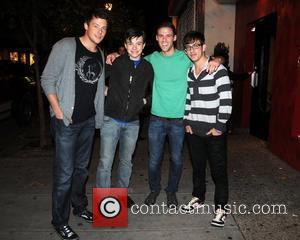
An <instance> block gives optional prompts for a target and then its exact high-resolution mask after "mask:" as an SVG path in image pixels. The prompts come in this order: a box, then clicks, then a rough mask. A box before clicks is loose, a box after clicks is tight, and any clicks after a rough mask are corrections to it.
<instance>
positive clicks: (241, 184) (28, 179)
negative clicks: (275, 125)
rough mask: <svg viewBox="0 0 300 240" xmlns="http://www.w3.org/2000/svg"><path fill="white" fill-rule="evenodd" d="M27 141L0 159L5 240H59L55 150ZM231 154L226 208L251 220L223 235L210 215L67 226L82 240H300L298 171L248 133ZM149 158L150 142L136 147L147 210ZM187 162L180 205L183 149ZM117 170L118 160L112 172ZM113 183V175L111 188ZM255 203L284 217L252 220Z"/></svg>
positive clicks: (231, 220) (136, 179) (0, 229)
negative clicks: (54, 217) (54, 218)
mask: <svg viewBox="0 0 300 240" xmlns="http://www.w3.org/2000/svg"><path fill="white" fill-rule="evenodd" d="M29 135H30V141H31V144H27V146H25V147H23V148H22V149H19V150H18V151H17V152H14V153H13V152H10V153H9V154H8V153H7V152H6V154H5V156H1V153H0V164H1V169H0V186H1V188H0V196H1V198H0V204H1V210H2V211H1V218H0V239H3V240H6V239H7V240H8V239H9V240H14V239H31V240H35V239H59V238H58V236H57V235H56V233H55V231H54V230H53V228H52V226H51V224H50V221H51V184H52V159H53V149H52V148H49V149H42V150H41V149H39V148H38V147H36V146H35V144H34V140H35V141H38V139H37V138H34V137H33V136H32V135H34V133H33V132H30V134H29ZM144 135H146V134H145V133H144ZM22 137H23V138H24V134H23V135H22ZM99 141H100V140H99V137H96V138H95V143H94V150H93V156H92V161H91V166H90V178H89V180H88V183H87V192H88V197H89V200H90V201H89V208H90V209H91V207H92V200H91V198H92V194H91V193H92V188H93V186H94V184H95V173H96V167H97V163H98V154H99ZM15 142H16V143H18V142H19V141H15ZM11 144H13V142H12V143H11ZM11 144H10V145H11ZM16 147H17V146H16ZM167 149H168V147H167V146H166V151H165V155H164V161H163V165H162V187H164V186H166V182H167V177H168V166H169V161H168V160H169V154H168V151H167ZM228 149H229V161H228V173H229V183H230V201H229V203H230V204H232V205H234V206H237V207H238V206H240V205H241V204H244V205H245V206H247V214H231V215H229V216H228V217H227V220H226V225H225V227H224V228H216V227H212V226H210V221H211V219H212V218H213V214H201V215H197V214H192V215H191V214H184V215H172V214H168V215H163V214H161V215H151V214H146V215H142V214H138V215H135V214H132V213H129V217H128V219H129V226H128V227H127V228H94V227H92V226H91V225H90V224H88V223H86V222H84V221H83V220H81V219H79V218H76V217H74V216H73V215H72V214H71V217H70V225H71V226H72V228H73V229H74V230H75V231H76V232H77V233H78V234H79V235H80V237H81V239H84V240H93V239H105V240H109V239H111V240H112V239H114V240H115V239H122V240H123V239H124V240H125V239H126V240H141V239H143V240H147V239H161V240H167V239H170V240H171V239H172V240H183V239H184V240H189V239H191V240H194V239H207V240H217V239H235V240H243V239H247V240H252V239H253V240H254V239H255V240H257V239H272V240H275V239H278V240H279V239H280V240H285V239H286V240H294V239H295V240H296V239H300V194H299V190H300V188H299V182H300V174H299V172H297V171H296V170H294V169H292V168H290V167H289V166H288V165H286V164H285V163H284V162H283V161H282V160H280V159H278V158H277V157H276V156H274V155H272V154H271V153H270V152H269V150H268V149H267V147H266V144H265V143H264V142H261V141H260V140H258V139H256V138H254V137H252V136H250V135H248V134H246V133H240V134H233V135H230V136H229V144H228ZM147 155H148V153H147V140H143V141H139V142H138V145H137V149H136V152H135V155H134V167H133V173H132V179H131V186H130V189H129V193H130V195H131V197H132V198H133V199H134V200H135V202H136V203H137V204H142V203H143V201H144V199H145V197H146V196H147V194H148V193H149V189H148V176H147ZM183 157H184V169H183V174H182V179H181V182H180V186H179V192H178V200H179V203H180V204H184V203H186V202H187V201H188V200H190V197H191V190H192V168H191V164H190V160H189V156H188V152H187V147H186V145H185V147H184V151H183ZM116 165H117V159H116V164H115V165H114V166H115V169H116ZM207 176H208V180H207V199H206V203H207V204H213V191H214V185H213V183H212V180H211V178H210V174H209V172H208V174H207ZM115 177H116V171H115V170H114V172H113V182H114V179H115ZM163 201H164V202H165V201H166V195H165V193H164V192H163V191H162V192H161V193H160V195H159V197H158V203H162V202H163ZM254 204H260V205H263V204H268V205H264V206H265V207H264V212H266V211H267V210H268V206H271V205H272V204H284V205H285V206H286V214H278V210H276V211H277V214H262V213H260V214H254V213H253V211H252V209H251V208H252V206H254ZM269 210H270V207H269Z"/></svg>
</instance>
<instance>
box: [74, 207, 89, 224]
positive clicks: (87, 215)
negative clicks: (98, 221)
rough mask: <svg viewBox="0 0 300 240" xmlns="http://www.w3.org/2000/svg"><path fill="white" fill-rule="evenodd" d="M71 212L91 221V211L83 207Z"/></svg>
mask: <svg viewBox="0 0 300 240" xmlns="http://www.w3.org/2000/svg"><path fill="white" fill-rule="evenodd" d="M73 214H74V215H75V216H77V217H80V218H82V219H84V220H85V221H87V222H89V223H92V222H93V213H91V212H90V211H89V210H87V209H84V210H83V211H81V212H79V213H77V212H76V211H75V210H73Z"/></svg>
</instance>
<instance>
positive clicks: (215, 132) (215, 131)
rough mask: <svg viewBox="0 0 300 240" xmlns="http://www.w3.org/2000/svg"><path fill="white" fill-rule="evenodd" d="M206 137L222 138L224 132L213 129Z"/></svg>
mask: <svg viewBox="0 0 300 240" xmlns="http://www.w3.org/2000/svg"><path fill="white" fill-rule="evenodd" d="M206 135H212V136H220V135H222V132H221V131H219V130H217V129H215V128H212V129H210V130H209V131H208V132H207V133H206Z"/></svg>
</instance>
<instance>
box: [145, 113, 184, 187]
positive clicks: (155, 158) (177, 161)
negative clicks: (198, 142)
mask: <svg viewBox="0 0 300 240" xmlns="http://www.w3.org/2000/svg"><path fill="white" fill-rule="evenodd" d="M148 136H149V162H148V171H149V185H150V190H151V192H159V191H160V188H161V186H160V178H161V173H160V166H161V161H162V157H163V150H164V143H165V141H166V137H167V136H168V140H169V146H170V151H171V162H170V167H169V181H168V186H167V187H166V189H165V190H166V192H177V190H178V184H179V180H180V177H181V172H182V146H183V140H184V128H183V121H182V119H174V120H167V119H162V118H159V117H155V116H151V117H150V123H149V130H148Z"/></svg>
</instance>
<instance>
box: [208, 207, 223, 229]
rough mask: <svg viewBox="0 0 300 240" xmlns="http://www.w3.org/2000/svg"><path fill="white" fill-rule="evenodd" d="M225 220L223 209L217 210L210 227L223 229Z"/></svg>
mask: <svg viewBox="0 0 300 240" xmlns="http://www.w3.org/2000/svg"><path fill="white" fill-rule="evenodd" d="M225 219H226V213H225V211H224V210H223V209H221V208H219V209H217V211H216V215H215V217H214V219H213V220H212V221H211V225H212V226H215V227H224V225H225Z"/></svg>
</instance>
